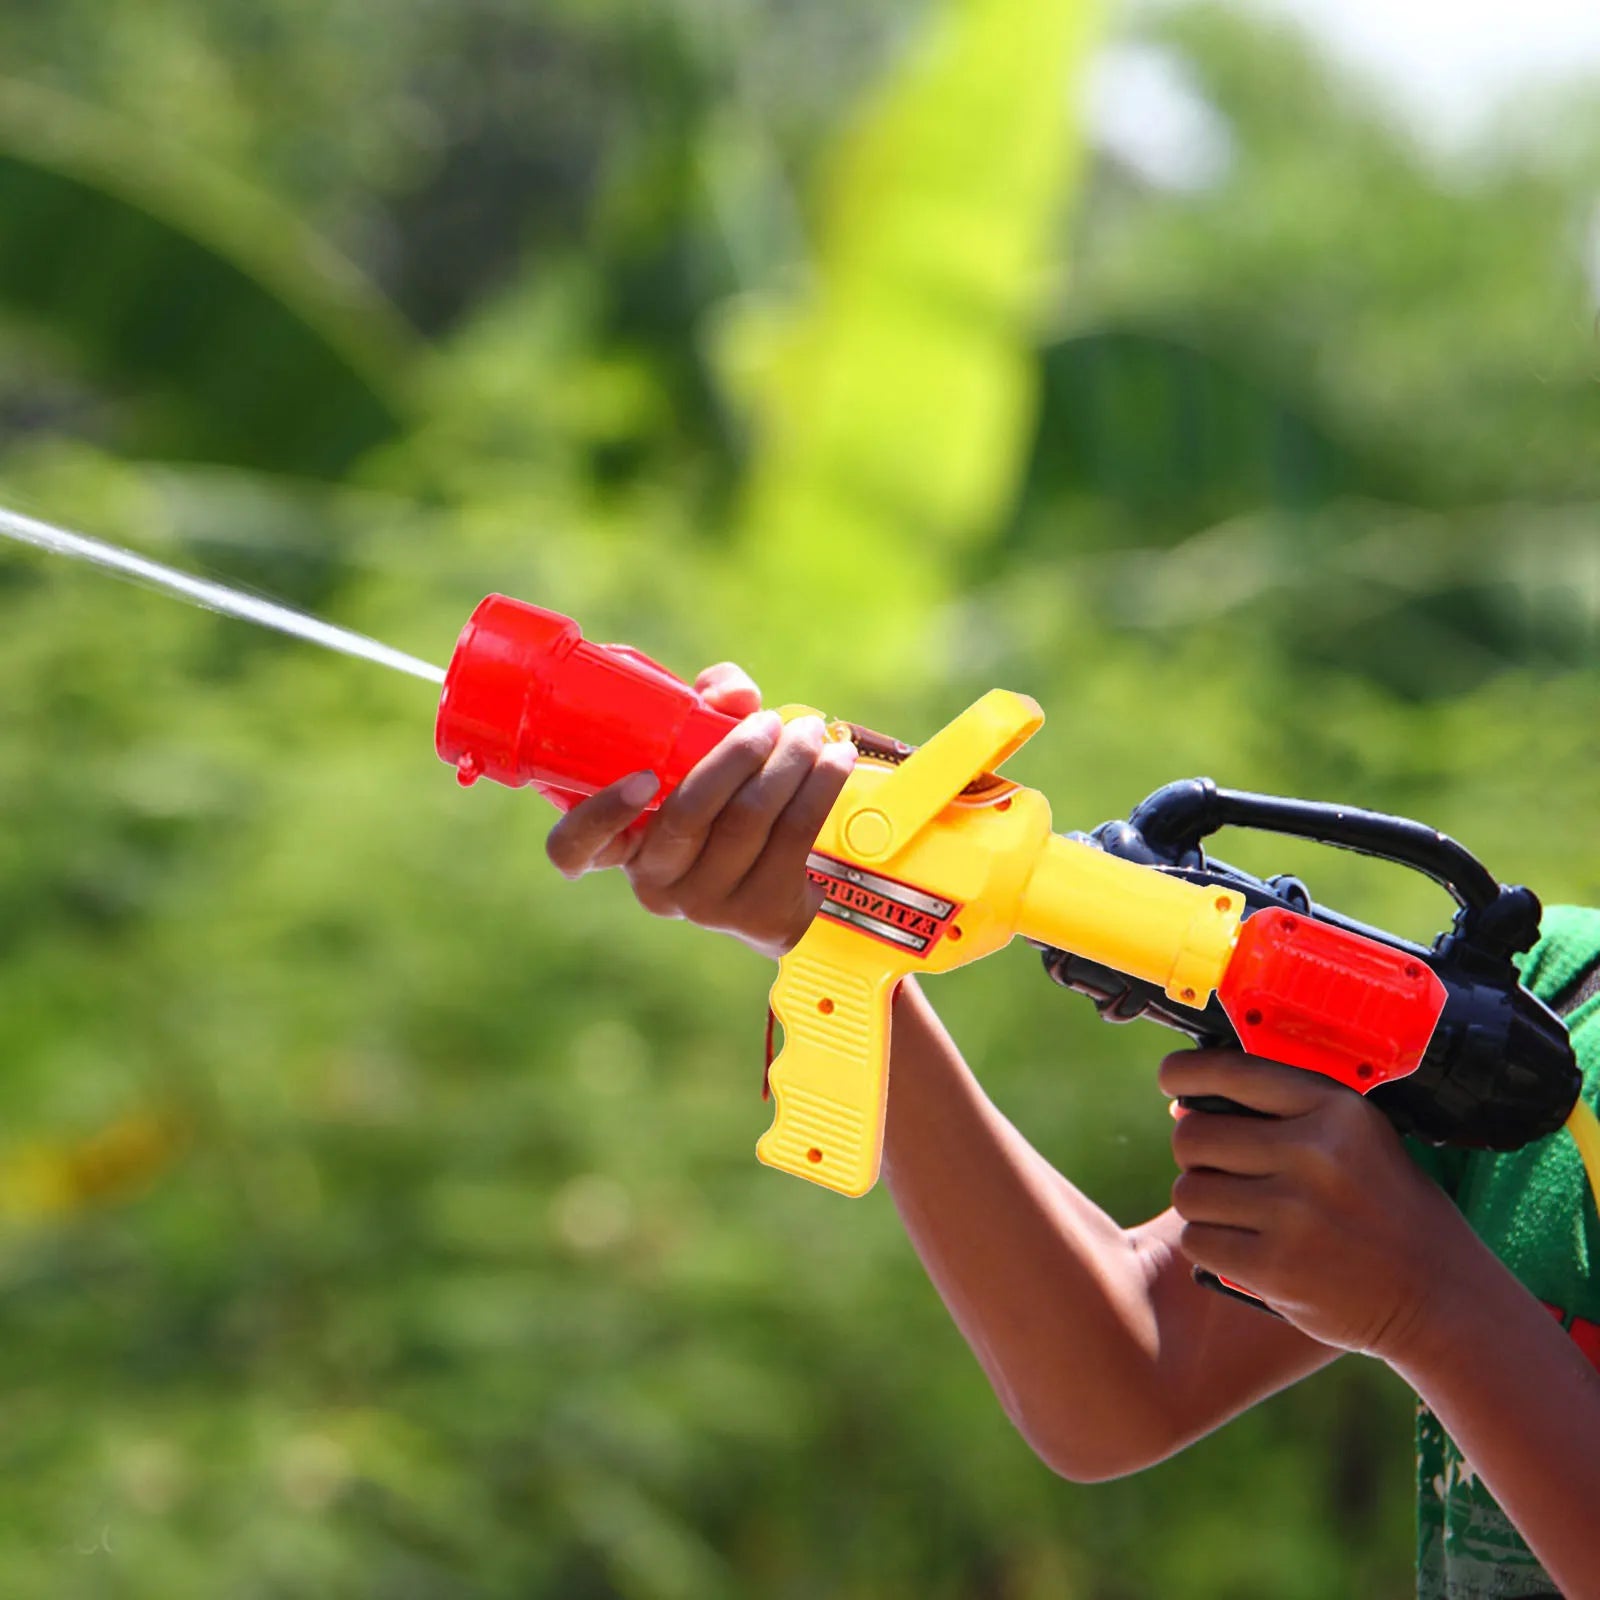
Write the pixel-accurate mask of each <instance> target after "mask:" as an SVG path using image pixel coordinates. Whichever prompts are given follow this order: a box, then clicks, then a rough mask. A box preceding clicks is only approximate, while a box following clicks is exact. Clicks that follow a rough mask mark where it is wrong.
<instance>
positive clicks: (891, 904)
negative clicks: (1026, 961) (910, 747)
mask: <svg viewBox="0 0 1600 1600" xmlns="http://www.w3.org/2000/svg"><path fill="white" fill-rule="evenodd" d="M809 711H810V708H809V707H802V706H795V707H785V708H784V714H785V715H786V716H794V715H800V714H802V713H806V712H809ZM813 714H814V713H813ZM1043 722H1044V714H1043V712H1042V711H1040V709H1039V706H1038V704H1037V702H1035V701H1034V700H1032V699H1030V698H1029V697H1028V696H1026V695H1019V694H1013V693H1011V692H1010V691H1008V690H1004V689H995V690H991V691H990V692H989V693H988V694H986V695H985V696H983V698H982V699H981V700H979V701H977V702H976V703H975V704H974V705H972V706H970V707H969V708H968V709H967V710H966V711H964V712H963V713H962V714H961V715H960V716H959V717H957V718H956V719H955V721H954V722H952V723H950V724H949V726H947V727H945V728H944V729H942V730H941V731H940V732H939V733H937V734H936V735H935V736H934V737H933V738H932V739H930V740H929V741H928V743H927V744H925V745H923V746H921V747H920V748H919V749H917V750H915V751H912V752H910V753H908V754H906V755H905V756H904V758H903V759H902V758H901V757H900V756H899V755H898V753H897V754H894V755H882V754H874V753H873V751H872V749H871V747H870V746H869V747H867V748H864V749H863V753H862V756H861V758H860V759H859V760H858V761H857V763H856V766H855V770H854V771H853V772H852V773H851V774H850V777H849V780H848V781H847V782H846V784H845V787H844V790H843V792H842V793H841V794H840V796H839V799H838V801H837V802H836V803H835V805H834V807H833V810H832V811H831V812H830V813H829V816H828V819H827V822H826V823H825V824H824V825H823V828H822V832H821V833H820V834H819V835H818V838H817V841H816V844H815V846H814V849H813V853H812V856H811V860H810V863H809V869H810V872H811V876H812V879H813V881H815V882H817V883H819V884H821V885H822V886H823V887H824V889H825V891H826V895H827V898H826V899H825V901H824V902H823V906H822V909H821V911H820V912H819V913H818V915H817V917H816V918H815V920H814V921H813V922H812V924H811V926H810V928H808V929H807V931H806V933H805V935H804V936H803V937H802V938H801V940H800V942H799V943H798V944H797V945H796V946H795V947H794V949H793V950H791V951H790V952H789V954H788V955H786V956H785V957H784V958H783V959H782V960H781V961H780V962H779V966H778V978H777V982H776V983H774V984H773V986H772V995H771V1005H772V1010H773V1013H774V1014H775V1015H776V1017H777V1019H778V1021H779V1023H780V1024H781V1025H782V1027H783V1034H784V1043H783V1049H782V1050H781V1051H780V1052H779V1053H778V1055H777V1056H776V1058H775V1059H774V1060H773V1063H772V1067H771V1072H770V1078H769V1081H770V1083H771V1087H772V1095H773V1099H774V1102H775V1109H776V1114H775V1116H774V1119H773V1124H772V1126H771V1128H769V1129H768V1130H767V1132H766V1133H765V1134H764V1135H763V1136H762V1138H761V1140H760V1141H759V1142H758V1144H757V1145H756V1155H757V1156H758V1157H759V1158H760V1160H762V1161H763V1162H765V1163H766V1164H767V1165H768V1166H771V1167H777V1168H778V1169H779V1170H780V1171H783V1172H789V1173H793V1174H794V1175H795V1176H796V1177H801V1178H806V1179H808V1180H809V1181H810V1182H812V1183H817V1184H821V1185H822V1186H823V1187H824V1188H828V1189H833V1190H836V1191H837V1192H838V1193H840V1194H847V1195H862V1194H865V1193H866V1192H867V1191H868V1190H869V1189H870V1188H871V1187H872V1186H873V1184H874V1183H875V1182H876V1181H877V1177H878V1167H879V1163H880V1160H881V1157H882V1151H883V1126H884V1111H885V1107H886V1104H887V1100H888V1090H889V1049H890V1031H889V1015H890V1004H891V1001H892V1000H893V997H894V990H895V986H896V985H897V984H898V983H899V982H900V980H901V979H902V978H904V977H906V976H907V975H908V974H913V973H920V972H947V971H949V970H950V969H951V968H953V967H959V966H965V965H966V964H967V963H968V962H969V961H976V960H978V959H979V958H980V957H982V956H986V955H989V954H991V953H992V952H993V951H995V950H998V949H1000V948H1001V947H1002V946H1003V945H1006V944H1008V943H1010V941H1011V940H1012V939H1013V938H1014V937H1015V936H1016V935H1018V934H1022V935H1023V936H1024V937H1026V938H1031V939H1037V940H1039V941H1040V942H1041V943H1044V944H1049V945H1053V946H1055V947H1056V948H1057V949H1063V950H1070V951H1072V952H1073V953H1075V954H1078V955H1082V956H1086V957H1088V958H1090V959H1091V960H1095V961H1099V962H1103V963H1104V964H1105V965H1107V966H1110V967H1114V968H1116V969H1117V970H1118V971H1119V972H1125V973H1128V974H1130V975H1131V976H1133V977H1138V978H1144V979H1147V980H1149V981H1151V982H1154V983H1159V984H1160V985H1161V986H1162V987H1163V989H1164V990H1165V991H1166V993H1167V994H1168V995H1169V996H1170V997H1171V998H1172V999H1174V1000H1176V1001H1178V1002H1179V1003H1180V1004H1184V1005H1192V1006H1195V1007H1196V1008H1199V1007H1203V1006H1204V1005H1205V1004H1206V1003H1207V1002H1208V1001H1209V999H1210V998H1211V995H1212V992H1213V991H1214V990H1215V988H1216V987H1217V984H1218V982H1219V981H1220V979H1221V977H1222V974H1223V972H1224V970H1225V969H1226V967H1227V964H1228V961H1229V958H1230V957H1231V955H1232V952H1233V946H1234V942H1235V940H1236V938H1237V935H1238V930H1239V921H1240V917H1241V915H1242V912H1243V901H1242V899H1241V897H1240V896H1239V895H1237V894H1232V893H1229V892H1227V891H1223V890H1218V889H1215V888H1205V887H1202V886H1200V885H1197V884H1192V883H1188V882H1185V881H1184V880H1183V879H1180V878H1176V877H1173V876H1171V875H1168V874H1165V873H1160V872H1152V871H1151V870H1150V869H1149V868H1147V867H1141V866H1138V865H1136V864H1134V863H1132V862H1128V861H1123V860H1120V859H1118V858H1117V857H1115V856H1110V855H1107V854H1105V853H1104V852H1102V851H1100V850H1097V849H1095V848H1094V847H1093V846H1092V845H1086V844H1082V843H1080V842H1079V841H1077V840H1073V839H1066V838H1063V837H1061V836H1060V835H1059V834H1056V833H1053V832H1052V831H1051V827H1050V804H1049V802H1048V801H1047V800H1046V799H1045V797H1044V796H1043V795H1042V794H1040V793H1039V791H1038V790H1036V789H1029V788H1025V787H1023V786H1022V785H1020V784H1015V783H1011V782H1009V781H1007V780H1005V779H1003V778H999V777H996V776H995V769H996V768H998V767H999V766H1000V765H1001V764H1002V763H1003V762H1004V761H1005V760H1006V758H1007V757H1008V756H1010V755H1012V754H1013V753H1014V752H1015V751H1016V750H1018V749H1019V748H1020V747H1021V746H1022V745H1023V744H1024V743H1026V741H1027V740H1028V739H1029V738H1030V737H1031V736H1032V735H1033V734H1034V733H1035V732H1036V731H1037V730H1038V729H1039V728H1040V727H1041V726H1042V725H1043ZM852 732H854V730H852V729H851V728H850V727H849V725H848V724H844V723H835V724H832V725H831V726H830V728H829V736H830V737H833V738H843V737H849V736H850V735H851V734H852ZM1107 904H1115V905H1116V907H1117V914H1116V916H1114V917H1108V916H1106V915H1105V907H1106V906H1107Z"/></svg>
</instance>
